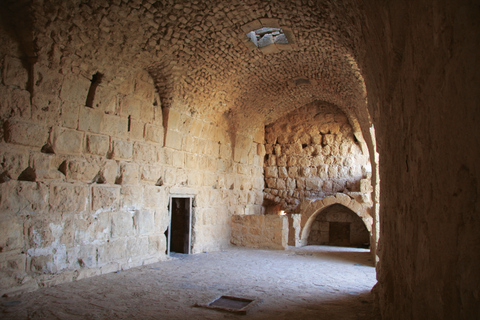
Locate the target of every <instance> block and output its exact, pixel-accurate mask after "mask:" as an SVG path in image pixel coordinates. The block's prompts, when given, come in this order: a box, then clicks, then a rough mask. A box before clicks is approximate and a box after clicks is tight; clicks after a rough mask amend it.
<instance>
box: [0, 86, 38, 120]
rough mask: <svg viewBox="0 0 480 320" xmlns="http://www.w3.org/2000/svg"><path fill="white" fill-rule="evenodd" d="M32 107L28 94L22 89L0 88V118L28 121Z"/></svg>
mask: <svg viewBox="0 0 480 320" xmlns="http://www.w3.org/2000/svg"><path fill="white" fill-rule="evenodd" d="M31 115H32V106H31V102H30V92H28V91H27V90H23V89H18V88H12V87H5V86H0V117H2V118H3V119H8V118H23V119H30V118H31Z"/></svg>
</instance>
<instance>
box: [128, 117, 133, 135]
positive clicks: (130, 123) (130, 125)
mask: <svg viewBox="0 0 480 320" xmlns="http://www.w3.org/2000/svg"><path fill="white" fill-rule="evenodd" d="M131 127H132V116H131V115H129V116H128V127H127V130H128V132H130V128H131Z"/></svg>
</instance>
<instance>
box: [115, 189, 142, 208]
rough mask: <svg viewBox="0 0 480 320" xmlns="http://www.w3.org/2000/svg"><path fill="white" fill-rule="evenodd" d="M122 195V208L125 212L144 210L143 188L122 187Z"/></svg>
mask: <svg viewBox="0 0 480 320" xmlns="http://www.w3.org/2000/svg"><path fill="white" fill-rule="evenodd" d="M120 195H121V198H120V206H121V208H122V209H123V210H140V209H141V208H143V188H141V187H138V186H122V188H121V189H120Z"/></svg>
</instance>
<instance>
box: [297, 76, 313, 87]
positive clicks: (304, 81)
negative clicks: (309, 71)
mask: <svg viewBox="0 0 480 320" xmlns="http://www.w3.org/2000/svg"><path fill="white" fill-rule="evenodd" d="M294 82H295V85H296V86H300V85H302V84H310V80H309V79H305V78H298V79H295V80H294Z"/></svg>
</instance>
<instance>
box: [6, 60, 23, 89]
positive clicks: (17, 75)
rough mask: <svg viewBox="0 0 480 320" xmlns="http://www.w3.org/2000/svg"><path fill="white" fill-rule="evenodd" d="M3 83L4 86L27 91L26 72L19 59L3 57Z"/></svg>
mask: <svg viewBox="0 0 480 320" xmlns="http://www.w3.org/2000/svg"><path fill="white" fill-rule="evenodd" d="M2 77H3V83H4V84H5V85H6V86H14V87H19V88H21V89H27V82H28V70H27V69H25V67H24V66H23V63H22V61H21V60H20V59H18V58H14V57H11V56H5V60H4V61H3V70H2Z"/></svg>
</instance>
